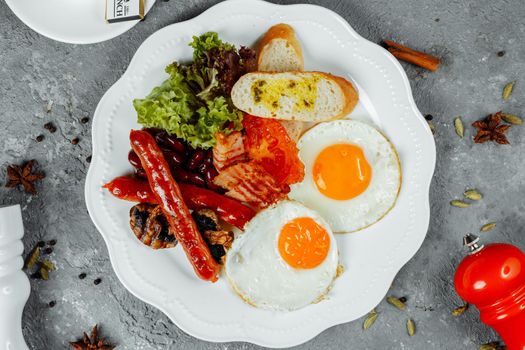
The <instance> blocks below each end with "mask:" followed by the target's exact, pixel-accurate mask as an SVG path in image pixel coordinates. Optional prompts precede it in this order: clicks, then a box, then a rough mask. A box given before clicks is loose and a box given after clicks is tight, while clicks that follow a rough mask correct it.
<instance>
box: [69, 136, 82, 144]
mask: <svg viewBox="0 0 525 350" xmlns="http://www.w3.org/2000/svg"><path fill="white" fill-rule="evenodd" d="M79 141H80V140H79V139H78V137H75V138H74V139H73V140H71V144H73V145H76V144H78V142H79Z"/></svg>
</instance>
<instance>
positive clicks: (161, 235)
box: [129, 203, 177, 249]
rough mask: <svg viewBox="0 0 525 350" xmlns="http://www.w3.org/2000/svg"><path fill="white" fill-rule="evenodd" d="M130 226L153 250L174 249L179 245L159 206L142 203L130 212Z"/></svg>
mask: <svg viewBox="0 0 525 350" xmlns="http://www.w3.org/2000/svg"><path fill="white" fill-rule="evenodd" d="M129 223H130V226H131V229H132V230H133V233H134V234H135V236H136V237H137V238H138V239H139V240H140V241H141V242H142V243H144V244H145V245H147V246H150V247H152V248H153V249H162V248H172V247H175V246H176V245H177V240H176V239H175V235H174V234H173V233H172V232H170V229H169V225H168V222H167V221H166V217H165V216H164V214H163V213H162V209H161V208H160V207H159V206H158V205H152V204H146V203H141V204H137V205H135V206H134V207H133V208H131V210H130V221H129Z"/></svg>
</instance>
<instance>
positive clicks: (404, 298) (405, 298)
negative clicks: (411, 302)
mask: <svg viewBox="0 0 525 350" xmlns="http://www.w3.org/2000/svg"><path fill="white" fill-rule="evenodd" d="M399 301H400V302H402V303H406V302H407V297H401V298H399Z"/></svg>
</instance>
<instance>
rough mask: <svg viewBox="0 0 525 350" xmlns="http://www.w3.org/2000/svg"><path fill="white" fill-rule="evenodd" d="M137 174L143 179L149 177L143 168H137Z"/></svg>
mask: <svg viewBox="0 0 525 350" xmlns="http://www.w3.org/2000/svg"><path fill="white" fill-rule="evenodd" d="M135 176H136V177H139V178H141V179H147V178H148V176H147V175H146V172H145V171H144V169H142V168H140V169H135Z"/></svg>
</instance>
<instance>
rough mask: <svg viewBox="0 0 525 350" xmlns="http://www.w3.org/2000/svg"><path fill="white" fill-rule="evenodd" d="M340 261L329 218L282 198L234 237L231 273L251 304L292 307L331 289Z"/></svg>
mask: <svg viewBox="0 0 525 350" xmlns="http://www.w3.org/2000/svg"><path fill="white" fill-rule="evenodd" d="M338 261H339V254H338V251H337V242H336V241H335V239H334V236H333V234H332V231H331V230H330V227H329V226H328V224H327V223H326V222H325V220H323V218H322V217H321V216H320V215H319V214H317V213H316V212H315V211H313V210H311V209H308V208H306V207H305V206H303V205H302V204H300V203H297V202H293V201H282V202H280V203H278V204H276V205H275V206H273V207H269V208H267V209H265V210H263V211H261V212H259V213H258V214H257V215H256V216H255V217H254V218H253V219H252V220H251V221H250V222H249V223H248V224H247V225H246V227H245V230H244V233H242V234H240V235H239V236H238V237H237V238H236V239H235V240H234V242H233V245H232V247H231V249H230V250H229V251H228V253H227V256H226V264H225V273H226V276H227V278H228V281H229V282H230V284H231V285H232V287H233V288H234V290H235V291H236V292H237V294H239V296H240V297H241V298H242V299H243V300H244V301H246V302H247V303H249V304H251V305H253V306H255V307H258V308H262V309H270V310H281V311H291V310H296V309H299V308H302V307H304V306H306V305H309V304H311V303H314V302H316V301H320V300H321V299H322V298H323V297H324V296H325V295H326V293H328V291H329V289H330V287H331V285H332V282H333V281H334V279H335V277H336V275H337V268H338Z"/></svg>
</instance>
